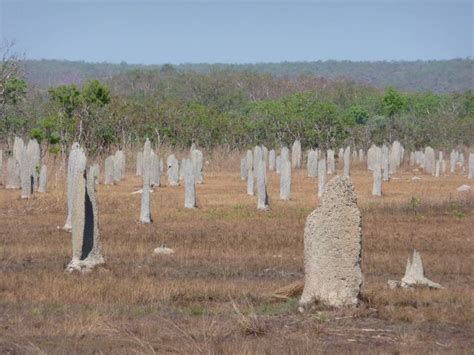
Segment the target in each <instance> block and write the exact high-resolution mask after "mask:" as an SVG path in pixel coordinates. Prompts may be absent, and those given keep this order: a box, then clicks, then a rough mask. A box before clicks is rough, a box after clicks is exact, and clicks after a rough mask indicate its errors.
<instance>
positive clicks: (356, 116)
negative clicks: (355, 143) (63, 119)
mask: <svg viewBox="0 0 474 355" xmlns="http://www.w3.org/2000/svg"><path fill="white" fill-rule="evenodd" d="M368 119H369V112H367V110H366V109H365V108H364V107H362V106H360V105H354V106H350V107H349V108H348V109H347V110H346V112H345V120H346V123H347V124H350V125H353V124H356V123H357V124H359V125H365V124H366V123H367V120H368Z"/></svg>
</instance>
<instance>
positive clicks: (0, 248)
mask: <svg viewBox="0 0 474 355" xmlns="http://www.w3.org/2000/svg"><path fill="white" fill-rule="evenodd" d="M128 165H129V170H128V175H127V177H126V179H125V180H124V181H123V182H121V183H120V184H118V185H116V186H105V185H99V186H98V193H97V199H98V204H99V223H100V233H101V240H102V245H103V251H104V256H105V258H106V264H105V266H103V267H100V268H98V269H96V270H94V271H93V272H91V273H89V274H84V275H81V274H67V273H65V272H64V268H65V266H66V264H67V263H68V262H69V260H70V255H71V241H70V234H68V233H66V232H64V231H63V230H61V229H60V227H62V226H63V225H64V222H65V218H66V188H65V184H64V183H58V182H60V181H64V178H61V176H60V174H61V172H59V173H51V171H53V169H52V167H51V166H50V185H49V188H50V190H49V192H48V193H47V194H43V195H42V194H38V193H36V194H35V195H34V197H33V198H31V199H29V200H21V199H20V193H19V191H18V190H6V189H4V187H3V186H1V187H0V353H113V354H125V353H244V354H245V353H249V354H250V353H293V354H300V353H317V352H331V353H343V352H355V353H379V352H384V353H386V352H394V353H398V352H403V353H407V352H411V353H427V352H430V353H431V352H457V353H469V352H471V351H472V349H474V336H473V334H474V327H473V324H474V323H473V321H474V315H473V300H474V297H473V294H474V293H473V291H474V257H473V256H474V195H473V193H472V192H468V193H464V194H462V193H458V192H456V188H457V187H458V186H460V185H462V184H468V180H467V178H466V176H465V175H462V174H461V173H460V172H459V171H458V172H457V173H456V174H454V175H452V174H449V175H447V176H444V177H440V178H434V177H431V176H428V175H426V174H423V173H421V172H412V171H410V170H409V168H408V167H406V166H405V167H404V168H403V169H401V170H400V172H398V173H397V174H396V175H395V179H393V180H392V181H390V182H389V183H384V185H383V192H384V196H383V197H381V198H375V197H372V196H371V189H372V177H371V175H370V173H369V172H368V171H367V169H366V168H365V166H363V165H362V164H355V165H354V167H353V173H352V176H353V183H354V186H355V189H356V192H357V194H358V203H359V206H360V208H361V211H362V216H363V261H362V267H363V273H364V278H365V282H364V286H363V290H362V301H361V304H360V306H359V307H357V308H352V309H342V310H337V309H330V308H327V307H323V306H321V305H315V306H314V307H313V309H310V310H308V311H306V312H305V313H304V314H301V313H299V312H298V294H296V295H290V296H289V297H288V298H286V299H284V298H276V297H274V293H275V291H276V290H278V289H279V288H281V287H284V286H287V285H290V284H292V283H294V282H298V281H301V280H302V279H303V228H304V223H305V218H306V216H307V215H308V214H309V213H310V211H312V210H313V209H314V208H315V207H316V206H317V205H318V198H317V194H316V191H317V179H311V178H308V177H306V171H305V170H304V169H302V170H298V171H296V172H294V173H293V189H292V200H291V201H288V202H281V201H279V200H278V197H279V188H278V186H279V178H278V175H277V174H276V173H274V172H271V173H269V175H268V176H269V195H270V203H271V210H270V211H268V212H257V210H256V198H255V197H251V196H247V195H246V193H245V191H246V187H245V182H242V181H240V179H239V172H238V166H239V157H238V155H236V154H234V155H231V156H230V158H229V159H228V160H226V159H223V157H222V156H218V155H216V154H214V155H213V156H212V157H209V164H208V165H206V166H205V181H204V184H202V185H198V186H197V195H198V203H199V208H198V209H196V210H186V209H184V208H183V204H184V191H183V187H182V186H181V187H170V186H166V181H165V183H164V185H165V186H163V187H160V188H157V189H155V192H154V193H153V194H152V201H151V208H152V217H153V220H154V223H153V224H151V225H140V224H138V223H137V220H138V217H139V212H140V195H138V194H136V195H132V194H131V192H133V191H135V190H137V189H139V188H140V185H141V178H140V177H137V176H135V174H134V167H133V166H132V165H133V163H132V162H131V161H130V162H129V164H128ZM102 167H103V165H102ZM340 171H341V167H340V166H339V167H338V172H340ZM58 174H59V175H58ZM414 174H416V175H417V176H420V177H421V179H422V180H421V181H416V182H415V181H411V177H412V176H413V175H414ZM163 180H166V179H163ZM471 185H472V184H471ZM162 243H165V244H166V245H167V246H168V247H170V248H173V249H174V250H175V254H173V255H165V256H154V255H153V249H154V248H156V247H158V246H159V245H160V244H162ZM413 248H416V249H417V250H418V251H420V253H421V256H422V258H423V262H424V266H425V272H426V276H427V277H428V278H430V279H432V280H433V281H435V282H439V283H441V284H442V285H443V286H445V287H446V288H445V289H442V290H428V289H422V288H419V289H413V290H389V289H388V287H387V280H388V279H400V278H401V277H402V276H403V273H404V269H405V263H406V260H407V258H408V256H409V255H410V254H411V253H412V252H413Z"/></svg>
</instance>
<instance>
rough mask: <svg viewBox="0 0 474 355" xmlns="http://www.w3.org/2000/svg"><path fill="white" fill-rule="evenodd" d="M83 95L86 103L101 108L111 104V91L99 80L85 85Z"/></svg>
mask: <svg viewBox="0 0 474 355" xmlns="http://www.w3.org/2000/svg"><path fill="white" fill-rule="evenodd" d="M81 95H82V98H83V100H84V101H85V102H86V103H88V104H91V105H97V106H99V107H103V106H105V105H107V104H108V103H109V102H110V89H109V88H108V87H107V86H105V85H103V84H102V83H101V82H99V81H98V80H91V81H89V82H88V83H87V84H86V85H84V88H83V89H82V92H81Z"/></svg>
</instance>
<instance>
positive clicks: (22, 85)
mask: <svg viewBox="0 0 474 355" xmlns="http://www.w3.org/2000/svg"><path fill="white" fill-rule="evenodd" d="M26 88H27V85H26V82H25V81H24V80H23V79H20V78H18V77H17V76H12V77H11V78H10V79H8V80H7V81H6V83H5V89H4V90H3V96H4V102H5V103H10V104H13V105H16V104H18V103H19V101H20V100H22V99H24V98H25V96H26Z"/></svg>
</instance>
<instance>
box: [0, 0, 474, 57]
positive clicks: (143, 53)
mask: <svg viewBox="0 0 474 355" xmlns="http://www.w3.org/2000/svg"><path fill="white" fill-rule="evenodd" d="M473 3H474V0H468V1H466V0H423V1H419V0H410V1H409V0H402V1H390V0H378V1H373V0H372V1H370V0H369V1H367V0H366V1H357V0H345V1H342V0H336V1H331V2H329V1H327V2H325V1H289V0H280V1H279V0H273V1H271V0H266V1H265V0H261V1H249V0H221V1H204V0H197V1H190V0H188V1H184V0H174V1H172V0H161V1H160V0H158V1H150V0H148V1H146V0H145V1H143V0H142V1H140V0H136V1H132V0H122V1H112V0H99V1H85V0H83V1H81V0H76V1H67V0H64V1H59V0H55V1H54V0H49V1H44V0H35V1H33V0H29V1H13V0H0V13H1V16H0V21H1V23H0V36H1V37H3V38H4V39H8V40H14V41H16V43H17V44H16V49H17V51H20V52H24V53H25V55H26V58H35V59H38V58H48V59H50V58H54V59H70V60H85V61H99V62H102V61H108V62H121V61H126V62H128V63H146V64H152V63H156V64H161V63H183V62H213V63H214V62H225V63H243V62H245V63H248V62H279V61H313V60H320V59H321V60H326V59H337V60H342V59H348V60H400V59H406V60H413V59H448V58H457V57H472V56H473Z"/></svg>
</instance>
